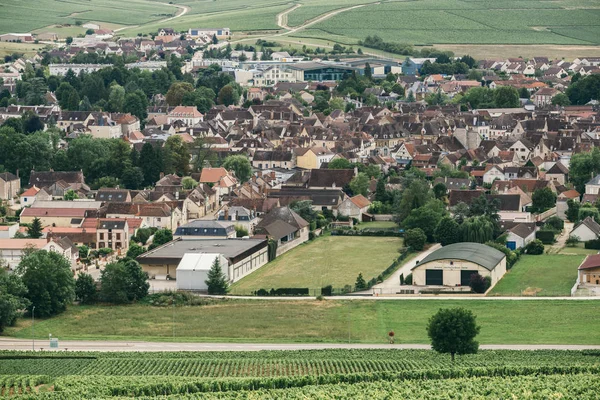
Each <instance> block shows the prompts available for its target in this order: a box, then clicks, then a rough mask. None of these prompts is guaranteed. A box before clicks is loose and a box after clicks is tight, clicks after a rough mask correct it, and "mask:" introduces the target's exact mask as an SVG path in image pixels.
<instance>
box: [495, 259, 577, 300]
mask: <svg viewBox="0 0 600 400" xmlns="http://www.w3.org/2000/svg"><path fill="white" fill-rule="evenodd" d="M584 258H585V256H583V255H560V254H542V255H539V256H528V255H524V256H522V257H521V259H520V260H519V261H517V263H516V264H515V265H514V266H513V267H512V269H510V270H509V271H508V272H507V273H506V275H504V277H503V278H502V279H501V280H500V282H498V283H497V284H496V286H494V288H493V289H492V291H491V293H490V295H491V296H570V295H571V288H572V287H573V285H574V284H575V281H576V280H577V267H579V264H581V261H583V259H584Z"/></svg>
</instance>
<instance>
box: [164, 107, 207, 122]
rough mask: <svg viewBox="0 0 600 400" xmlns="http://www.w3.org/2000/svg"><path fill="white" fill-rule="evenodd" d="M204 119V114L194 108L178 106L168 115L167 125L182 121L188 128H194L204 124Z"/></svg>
mask: <svg viewBox="0 0 600 400" xmlns="http://www.w3.org/2000/svg"><path fill="white" fill-rule="evenodd" d="M202 118H203V115H202V113H201V112H200V111H198V109H197V108H196V107H194V106H177V107H175V108H174V109H173V110H172V111H171V112H169V114H167V123H169V124H172V123H174V122H175V121H182V122H184V123H185V124H186V125H187V126H192V125H196V124H197V123H199V122H202Z"/></svg>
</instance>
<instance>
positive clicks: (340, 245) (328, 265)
mask: <svg viewBox="0 0 600 400" xmlns="http://www.w3.org/2000/svg"><path fill="white" fill-rule="evenodd" d="M402 243H403V242H402V239H400V238H395V237H348V236H324V237H319V238H317V239H315V240H314V241H312V242H309V243H305V244H302V245H300V246H298V247H296V248H295V249H292V250H290V251H288V252H287V253H285V254H283V255H282V256H280V257H278V258H276V259H275V260H274V261H272V262H270V263H268V264H267V265H265V266H263V267H261V268H260V269H259V270H258V271H256V272H254V273H252V274H250V275H248V276H247V277H245V278H243V279H241V280H239V281H238V282H236V283H234V284H233V285H232V287H231V293H232V294H251V293H252V292H254V291H256V290H258V289H266V290H270V289H271V288H274V289H277V288H310V289H315V288H322V287H324V286H327V285H332V286H333V287H334V288H343V287H344V285H354V283H355V282H356V277H357V276H358V274H359V273H362V274H363V277H364V278H365V280H366V281H368V280H369V279H371V278H376V277H377V276H378V275H379V274H381V273H382V272H383V271H384V270H385V269H386V268H387V267H389V266H390V265H391V264H392V262H393V261H394V260H395V259H396V258H397V257H398V256H399V253H398V250H399V249H400V248H401V247H402Z"/></svg>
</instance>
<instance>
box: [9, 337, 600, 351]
mask: <svg viewBox="0 0 600 400" xmlns="http://www.w3.org/2000/svg"><path fill="white" fill-rule="evenodd" d="M429 348H430V346H429V345H424V344H402V343H399V344H393V345H390V344H344V343H314V344H313V343H286V344H278V343H271V344H264V343H168V342H135V341H83V340H82V341H76V340H62V341H61V340H59V348H58V349H57V350H55V349H50V345H49V342H48V340H36V341H35V350H37V351H39V350H42V349H43V350H55V351H105V352H110V351H260V350H325V349H429ZM480 348H481V349H482V350H590V349H593V350H600V345H529V344H522V345H521V344H515V345H481V346H480ZM31 349H32V342H31V340H23V339H9V338H1V339H0V350H31Z"/></svg>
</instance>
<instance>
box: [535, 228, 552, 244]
mask: <svg viewBox="0 0 600 400" xmlns="http://www.w3.org/2000/svg"><path fill="white" fill-rule="evenodd" d="M555 234H556V233H555V232H554V230H539V231H537V232H536V233H535V237H536V239H539V240H540V241H541V242H542V243H543V244H552V243H554V235H555Z"/></svg>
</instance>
